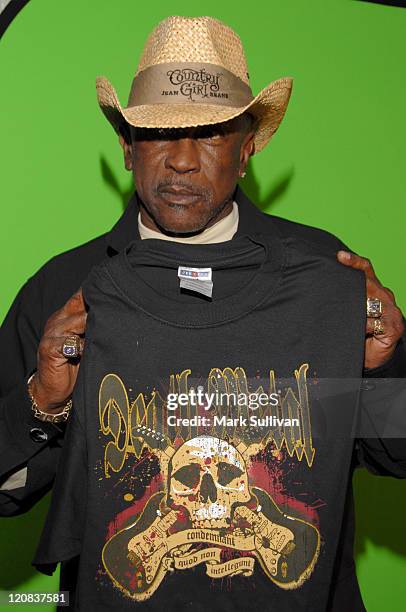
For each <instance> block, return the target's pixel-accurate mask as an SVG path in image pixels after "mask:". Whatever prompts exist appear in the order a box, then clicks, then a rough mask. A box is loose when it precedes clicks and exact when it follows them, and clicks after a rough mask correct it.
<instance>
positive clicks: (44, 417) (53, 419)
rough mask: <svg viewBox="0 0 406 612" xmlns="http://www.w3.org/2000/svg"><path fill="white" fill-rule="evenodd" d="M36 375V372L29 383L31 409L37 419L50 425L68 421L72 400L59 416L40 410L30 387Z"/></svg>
mask: <svg viewBox="0 0 406 612" xmlns="http://www.w3.org/2000/svg"><path fill="white" fill-rule="evenodd" d="M35 374H36V372H34V374H32V375H31V376H30V377H29V379H28V381H27V389H28V395H29V396H30V400H31V408H32V411H33V413H34V416H35V418H36V419H38V420H39V421H47V422H48V423H61V422H62V421H66V420H67V419H68V417H69V414H70V411H71V408H72V400H71V399H70V400H68V401H67V402H66V404H65V406H64V407H63V410H62V411H61V412H58V413H57V414H48V413H47V412H42V410H40V409H39V408H38V405H37V402H36V401H35V399H34V396H33V394H32V391H31V386H30V385H31V381H32V379H33V378H34V376H35Z"/></svg>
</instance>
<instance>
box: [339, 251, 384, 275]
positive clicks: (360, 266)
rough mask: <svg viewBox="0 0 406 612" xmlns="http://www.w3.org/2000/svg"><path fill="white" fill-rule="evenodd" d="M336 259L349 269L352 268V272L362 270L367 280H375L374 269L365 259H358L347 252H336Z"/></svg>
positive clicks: (358, 257) (357, 256)
mask: <svg viewBox="0 0 406 612" xmlns="http://www.w3.org/2000/svg"><path fill="white" fill-rule="evenodd" d="M337 259H338V261H339V262H340V263H342V264H344V265H345V266H348V267H350V268H354V270H362V272H365V274H366V276H367V278H370V279H376V274H375V271H374V268H373V266H372V264H371V262H370V261H369V259H367V258H366V257H360V256H359V255H355V254H354V253H350V252H349V251H338V252H337Z"/></svg>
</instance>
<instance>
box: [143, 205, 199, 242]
mask: <svg viewBox="0 0 406 612" xmlns="http://www.w3.org/2000/svg"><path fill="white" fill-rule="evenodd" d="M196 212H197V211H196V207H195V206H190V207H189V206H188V207H185V206H183V207H178V206H176V207H173V206H171V207H168V210H167V211H166V214H159V215H156V216H155V223H156V224H157V226H158V228H159V230H160V231H161V232H163V233H165V234H174V235H177V234H179V235H182V236H187V235H188V234H191V235H193V234H200V233H201V232H203V231H204V230H205V229H206V226H207V225H208V224H209V223H210V217H209V218H207V216H206V215H205V216H204V217H201V216H199V217H197V215H196V214H192V213H196Z"/></svg>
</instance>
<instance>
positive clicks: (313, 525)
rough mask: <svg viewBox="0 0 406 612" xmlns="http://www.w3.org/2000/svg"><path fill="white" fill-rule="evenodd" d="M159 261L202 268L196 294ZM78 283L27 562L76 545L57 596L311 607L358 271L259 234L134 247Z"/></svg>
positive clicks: (322, 573)
mask: <svg viewBox="0 0 406 612" xmlns="http://www.w3.org/2000/svg"><path fill="white" fill-rule="evenodd" d="M179 266H184V267H187V268H191V269H192V271H193V269H201V268H210V269H211V270H212V279H213V296H212V299H209V298H207V297H204V296H201V295H198V294H196V293H194V292H192V291H187V290H180V288H179V278H178V269H179ZM192 271H191V273H192ZM83 292H84V297H85V301H86V303H87V305H88V308H89V314H88V321H87V329H86V347H85V352H84V355H83V358H82V362H81V366H80V371H79V377H78V381H77V384H76V387H75V391H74V410H73V414H72V416H71V418H70V421H69V424H68V431H67V437H66V439H65V443H64V448H63V453H62V457H61V463H60V466H59V469H58V475H57V479H56V483H55V487H54V491H53V496H52V503H51V507H50V511H49V514H48V517H47V522H46V525H45V528H44V531H43V534H42V538H41V542H40V545H39V548H38V551H37V555H36V558H35V560H34V563H36V564H38V565H44V564H52V563H56V562H58V561H66V560H68V559H71V558H73V557H75V556H77V555H80V563H79V571H78V582H77V590H76V596H75V609H83V610H84V609H94V610H113V609H120V610H126V609H132V608H137V607H138V608H140V609H144V610H161V609H162V608H165V609H167V610H193V612H198V611H208V610H213V611H218V612H220V611H221V612H226V611H230V612H231V611H235V610H241V611H246V610H247V609H248V608H250V607H251V606H255V608H256V609H263V610H278V611H291V610H293V609H296V610H312V611H313V612H316V611H321V610H325V609H326V607H327V601H328V597H329V588H330V584H331V580H332V572H333V566H334V560H335V556H336V551H337V544H338V540H339V535H340V530H341V527H342V517H343V513H344V510H345V502H346V492H347V488H348V483H349V475H350V472H351V458H352V452H353V442H354V439H353V435H354V431H355V423H356V409H357V385H356V384H352V383H351V384H350V385H349V386H348V385H347V382H345V381H353V380H354V379H359V378H360V377H361V374H362V367H363V358H364V329H365V280H364V275H363V274H362V273H360V272H358V271H354V270H352V269H349V268H345V267H343V266H341V265H340V264H339V263H338V262H337V261H336V260H335V258H334V257H333V256H332V255H331V254H330V253H326V252H325V251H324V250H323V249H322V248H317V247H316V246H315V245H314V244H309V243H307V242H305V241H301V240H298V239H295V240H293V239H280V238H279V237H277V236H276V235H269V236H268V235H267V236H262V235H258V234H257V235H252V236H242V237H238V238H236V239H235V240H233V241H229V242H226V243H220V244H210V245H186V244H178V243H173V242H164V241H160V240H144V241H136V242H134V243H132V244H130V245H129V246H128V247H127V248H126V249H125V250H124V251H122V252H121V253H120V254H119V255H118V256H117V257H115V258H114V259H113V260H110V261H106V262H105V263H103V264H102V265H100V266H98V267H96V268H94V269H93V271H92V272H91V274H90V276H89V277H88V279H87V281H86V282H85V283H84V285H83ZM340 381H341V382H340Z"/></svg>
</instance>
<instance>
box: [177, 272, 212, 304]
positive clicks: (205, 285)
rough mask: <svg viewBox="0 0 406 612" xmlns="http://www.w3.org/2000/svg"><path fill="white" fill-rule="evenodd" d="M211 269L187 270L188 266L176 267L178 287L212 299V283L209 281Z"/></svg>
mask: <svg viewBox="0 0 406 612" xmlns="http://www.w3.org/2000/svg"><path fill="white" fill-rule="evenodd" d="M211 272H212V270H211V268H189V267H188V266H179V267H178V277H179V279H180V287H181V288H183V289H189V291H196V293H201V294H202V295H205V296H206V297H212V293H213V281H212V280H211Z"/></svg>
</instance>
